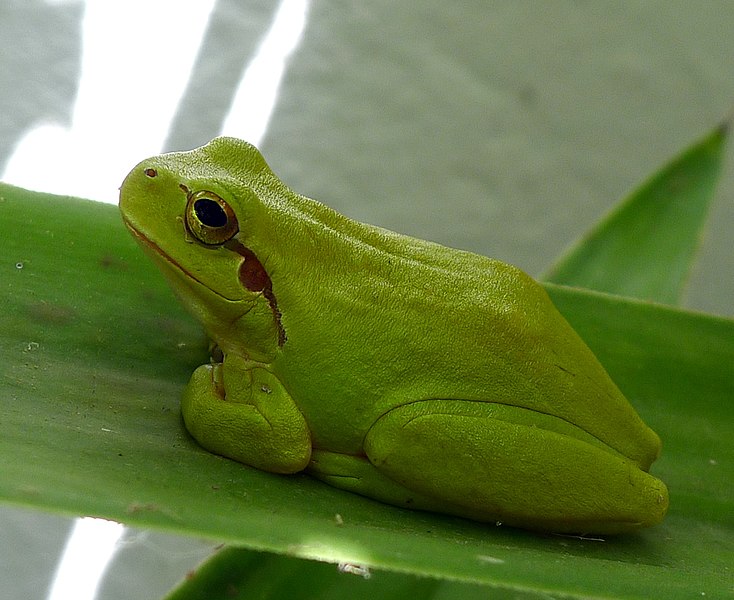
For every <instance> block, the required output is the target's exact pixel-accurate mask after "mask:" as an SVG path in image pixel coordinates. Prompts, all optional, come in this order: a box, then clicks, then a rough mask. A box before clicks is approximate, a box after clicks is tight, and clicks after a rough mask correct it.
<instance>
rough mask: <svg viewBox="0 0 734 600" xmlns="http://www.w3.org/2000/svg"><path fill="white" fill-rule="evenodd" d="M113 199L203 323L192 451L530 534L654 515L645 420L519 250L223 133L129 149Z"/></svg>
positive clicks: (656, 446) (188, 391)
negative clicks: (286, 172) (334, 199)
mask: <svg viewBox="0 0 734 600" xmlns="http://www.w3.org/2000/svg"><path fill="white" fill-rule="evenodd" d="M119 208H120V211H121V215H122V219H123V222H124V224H125V226H126V227H127V229H128V231H129V232H130V233H131V234H132V236H133V238H134V239H135V240H136V241H137V242H138V243H139V245H140V246H141V247H142V249H143V251H144V252H145V253H146V254H147V255H148V256H149V257H150V258H151V259H152V260H153V261H154V263H155V264H156V265H157V266H158V267H159V269H160V271H161V272H162V274H163V276H164V277H165V279H166V280H167V281H168V283H169V284H170V287H171V288H172V290H173V292H174V293H175V295H176V296H177V297H178V298H179V300H180V301H181V302H182V304H183V305H184V307H185V308H186V309H187V310H188V312H189V313H190V314H191V315H193V317H194V318H195V319H196V320H198V321H199V322H200V323H201V325H202V326H203V329H204V330H205V332H206V334H207V336H208V338H209V339H210V340H211V347H212V352H211V358H210V360H209V362H207V363H206V364H202V365H200V366H199V367H197V368H196V369H195V370H194V372H193V374H192V376H191V378H190V381H189V382H188V384H187V385H186V387H185V389H184V392H183V396H182V398H181V414H182V417H183V423H184V426H185V428H186V430H187V431H188V432H189V433H190V435H191V436H192V437H193V439H194V440H195V441H196V442H197V443H198V444H199V445H200V446H201V447H202V448H203V449H205V450H206V451H209V452H211V453H214V454H218V455H221V456H223V457H226V458H229V459H232V460H234V461H238V462H239V463H242V464H243V465H246V466H248V467H250V468H255V469H260V470H262V471H267V472H270V473H275V474H282V475H288V474H294V473H299V472H305V473H307V474H308V475H310V476H312V477H315V478H317V479H319V480H321V481H323V482H326V483H328V484H330V485H331V486H334V487H336V488H340V489H342V490H347V491H349V492H353V493H356V494H359V495H361V496H365V497H367V498H371V499H372V500H377V501H380V502H382V503H385V504H389V505H393V506H396V507H400V508H404V509H414V510H420V511H429V512H434V513H441V514H444V515H450V516H452V517H462V518H465V519H470V520H473V521H478V522H482V523H493V524H500V523H501V524H504V525H508V526H511V527H516V528H521V529H527V530H532V531H537V532H550V533H559V534H573V535H576V534H581V535H586V534H596V535H604V534H610V535H614V534H620V533H628V532H632V531H636V530H638V529H640V528H643V527H648V526H652V525H655V524H658V523H660V522H661V521H662V520H663V518H664V516H665V514H666V511H667V508H668V503H669V499H668V490H667V488H666V486H665V484H664V483H663V482H662V481H661V480H660V479H658V478H656V477H655V476H654V475H652V474H651V473H650V472H649V471H650V467H651V465H652V463H653V462H654V461H655V460H656V459H657V458H658V457H659V455H660V451H661V441H660V438H659V436H658V435H657V434H656V433H655V432H654V431H653V430H652V429H651V428H650V427H648V426H647V425H646V424H645V423H644V422H643V420H642V419H641V417H640V416H639V415H638V413H637V412H636V410H635V409H634V408H633V407H632V405H631V404H630V402H629V401H628V400H627V398H626V397H625V396H624V395H623V393H622V392H621V391H620V389H619V388H618V387H617V385H616V384H615V383H614V382H613V381H612V379H611V377H610V376H609V374H608V373H607V371H606V370H605V369H604V367H603V366H602V365H601V363H600V362H599V360H598V359H597V357H596V356H595V355H594V353H593V352H592V351H591V350H590V348H589V347H588V345H587V344H586V343H585V342H584V341H583V340H582V338H581V337H580V336H579V335H578V333H576V331H575V330H574V329H573V328H572V327H571V325H570V324H569V323H568V321H567V320H566V319H565V318H564V317H563V316H562V315H561V313H560V312H559V311H558V309H557V308H556V307H555V305H554V304H553V302H552V301H551V299H550V297H549V295H548V293H547V292H546V290H545V289H544V287H543V286H542V285H541V284H540V283H538V282H537V281H536V280H534V279H533V278H532V277H530V276H529V275H527V274H526V273H525V272H524V271H522V270H521V269H519V268H517V267H515V266H512V265H510V264H507V263H505V262H502V261H499V260H495V259H492V258H488V257H485V256H481V255H479V254H476V253H472V252H469V251H466V250H460V249H455V248H450V247H448V246H444V245H440V244H438V243H435V242H431V241H426V240H421V239H418V238H415V237H411V236H407V235H403V234H400V233H396V232H392V231H389V230H387V229H384V228H381V227H378V226H373V225H368V224H365V223H361V222H358V221H356V220H353V219H351V218H349V217H347V216H345V215H342V214H341V213H339V212H337V211H336V210H334V209H332V208H330V207H328V206H326V205H325V204H323V203H321V202H318V201H316V200H313V199H311V198H308V197H306V196H304V195H300V194H298V193H296V192H295V191H293V190H292V189H290V188H289V187H288V186H287V185H286V184H285V183H283V181H281V179H280V178H278V176H276V175H275V173H274V172H273V170H272V169H271V168H270V167H269V165H268V164H267V162H266V161H265V159H264V158H263V155H262V154H261V153H260V151H259V150H258V149H257V148H256V147H255V146H253V145H252V144H249V143H248V142H246V141H244V140H240V139H237V138H232V137H217V138H215V139H213V140H212V141H210V142H209V143H207V144H205V145H204V146H201V147H199V148H196V149H193V150H189V151H183V152H169V153H165V154H161V155H158V156H154V157H151V158H147V159H145V160H143V161H142V162H140V163H139V164H138V165H137V166H135V167H134V168H133V169H132V171H130V173H129V174H128V175H127V177H126V178H125V180H124V182H123V183H122V186H121V187H120V201H119Z"/></svg>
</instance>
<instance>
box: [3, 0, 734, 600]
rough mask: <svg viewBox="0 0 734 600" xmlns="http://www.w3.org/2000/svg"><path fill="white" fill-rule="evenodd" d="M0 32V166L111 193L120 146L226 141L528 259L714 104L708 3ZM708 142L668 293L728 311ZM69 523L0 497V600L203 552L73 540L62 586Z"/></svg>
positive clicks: (266, 11)
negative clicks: (684, 280)
mask: <svg viewBox="0 0 734 600" xmlns="http://www.w3.org/2000/svg"><path fill="white" fill-rule="evenodd" d="M541 6H542V9H541ZM0 40H1V41H2V51H1V52H0V179H1V180H3V181H6V182H8V183H12V184H15V185H19V186H22V187H26V188H28V189H32V190H41V191H47V192H53V193H58V194H64V195H67V194H68V195H75V196H81V197H86V198H90V199H93V200H100V201H105V202H116V194H117V187H118V186H119V184H120V182H121V181H122V178H123V177H124V176H125V174H126V173H127V172H128V171H129V170H130V168H132V166H134V165H135V164H136V163H137V162H138V161H139V160H141V159H142V158H145V157H146V156H150V155H153V154H157V153H160V152H161V151H168V150H184V149H189V148H193V147H196V146H199V145H201V144H203V143H205V142H207V141H208V140H209V139H211V138H212V137H214V136H216V135H220V134H226V135H233V136H236V137H241V138H244V139H248V140H249V141H252V142H253V143H256V144H257V145H258V146H259V147H260V149H261V150H262V152H263V154H264V155H265V157H266V159H267V160H268V162H269V163H270V165H271V167H272V168H273V170H274V171H275V172H276V173H277V174H278V175H279V176H280V177H281V178H282V179H283V180H284V181H285V182H286V183H287V184H288V185H289V186H290V187H292V188H294V189H295V190H297V191H298V192H300V193H303V194H305V195H308V196H311V197H314V198H317V199H319V200H321V201H322V202H324V203H326V204H328V205H329V206H332V207H333V208H335V209H337V210H339V211H341V212H343V213H345V214H347V215H349V216H351V217H353V218H356V219H358V220H361V221H366V222H369V223H373V224H376V225H381V226H383V227H387V228H390V229H394V230H397V231H400V232H402V233H407V234H410V235H414V236H417V237H421V238H427V239H431V240H434V241H437V242H439V243H442V244H446V245H450V246H454V247H458V248H463V249H467V250H472V251H475V252H478V253H481V254H486V255H489V256H493V257H495V258H499V259H501V260H504V261H507V262H510V263H513V264H516V265H518V266H520V267H521V268H523V269H524V270H526V271H528V272H529V273H530V274H532V275H534V276H540V275H541V274H542V273H543V272H544V270H545V269H546V268H547V267H549V266H550V264H551V263H552V262H553V260H554V259H555V258H556V257H557V256H558V255H559V254H560V253H561V252H563V250H564V249H565V248H567V246H568V245H569V244H570V243H571V242H573V240H574V239H575V238H577V237H578V236H579V235H580V234H582V233H583V232H585V231H586V230H587V229H588V228H589V227H590V226H591V225H592V224H594V223H595V222H596V221H597V220H599V218H601V217H602V216H603V215H604V214H605V213H606V212H607V211H608V210H609V209H610V208H611V207H612V206H613V205H614V204H615V203H616V202H617V201H618V200H619V199H620V198H622V197H624V196H626V195H627V194H628V193H629V192H630V191H632V189H634V187H636V186H637V185H638V184H639V183H641V182H642V181H643V180H644V179H645V178H646V177H647V176H649V175H650V174H651V173H652V172H653V171H655V170H656V169H657V168H658V167H660V166H661V165H662V164H663V163H665V162H666V161H667V160H669V159H670V158H671V157H673V156H674V155H676V154H678V153H679V152H680V151H682V150H683V149H684V148H685V147H686V146H687V145H688V144H690V143H691V142H693V141H694V140H696V139H698V138H700V137H702V136H703V135H704V134H706V133H707V132H708V131H709V130H710V129H712V128H713V127H714V126H716V125H717V124H719V123H720V122H721V121H722V120H723V119H725V118H726V117H727V116H729V115H731V114H732V109H733V108H734V77H732V66H733V65H734V3H731V2H728V1H725V0H722V1H714V0H711V1H708V2H706V3H691V2H682V1H674V0H640V1H633V0H625V1H622V2H601V1H598V2H577V1H572V0H565V1H564V0H554V1H553V2H546V3H543V4H542V5H541V4H540V3H537V2H532V1H530V0H527V1H522V0H520V1H517V0H514V1H509V0H507V1H500V2H492V3H487V2H485V1H483V0H456V1H454V2H451V3H446V2H439V1H437V0H425V1H424V2H421V3H396V2H392V1H388V0H373V1H372V2H369V3H365V2H358V1H356V0H342V1H339V2H337V1H327V0H281V1H247V0H199V1H198V2H193V3H182V2H176V1H174V0H125V1H121V0H88V1H86V2H84V1H82V0H55V1H54V0H0ZM732 157H734V151H730V152H729V156H728V158H727V165H726V167H725V169H724V173H723V178H722V181H721V183H720V186H719V189H718V194H717V200H716V203H715V204H714V206H713V212H712V215H711V218H710V222H709V226H708V229H707V234H706V236H705V237H704V239H703V240H702V248H701V255H700V260H699V262H698V263H697V265H696V267H695V269H694V272H693V273H692V276H691V281H690V287H689V292H688V294H687V299H686V305H687V306H689V307H690V308H693V309H696V310H702V311H706V312H714V313H718V314H722V315H728V316H734V305H733V304H732V302H731V298H732V297H734V275H733V273H734V252H732V239H731V230H732V226H733V224H734V201H733V200H734V158H732ZM0 210H1V207H0ZM1 244H2V241H1V238H0V247H1ZM81 523H84V522H81ZM80 528H82V525H81V524H80V523H79V522H76V521H75V520H73V519H67V518H64V517H59V516H50V515H46V514H38V513H35V512H31V511H26V510H23V509H17V508H8V507H2V508H0V539H1V540H2V544H1V545H0V589H2V590H3V593H2V595H3V597H7V598H12V599H14V598H53V599H54V600H58V599H60V598H67V597H68V598H72V597H73V598H75V599H80V598H92V597H94V589H95V587H96V586H97V583H96V582H97V580H98V579H99V577H98V576H99V574H100V573H102V574H103V576H102V579H101V583H100V584H99V587H98V590H97V597H99V598H105V599H107V598H109V599H118V598H126V599H136V598H141V599H142V598H154V597H156V596H158V595H160V594H162V593H164V592H165V591H166V590H167V589H168V588H169V587H171V586H172V585H173V584H174V583H175V582H176V581H178V580H179V579H181V578H182V577H183V576H184V575H185V573H186V571H187V570H188V569H190V568H192V567H193V566H194V565H195V564H196V563H197V562H198V561H199V560H200V559H201V558H202V557H204V556H206V554H207V553H208V552H209V550H210V549H211V547H212V544H210V543H208V542H205V541H201V540H191V539H187V538H180V537H176V536H169V535H164V534H161V533H155V532H146V531H136V530H123V529H122V528H115V527H113V528H112V529H111V530H110V529H107V530H106V533H105V534H104V535H105V536H106V539H107V542H106V546H105V543H104V542H100V541H83V538H80V537H78V535H77V537H76V538H72V539H76V540H77V542H75V544H77V545H75V546H73V547H74V548H77V547H79V548H81V549H80V550H79V552H83V549H84V548H87V549H92V551H93V556H94V557H95V558H96V559H98V560H97V561H95V563H96V562H99V565H98V566H96V567H94V568H92V566H91V564H92V563H91V562H90V558H89V557H87V559H86V561H87V562H86V563H85V564H86V571H94V573H91V575H94V577H91V578H90V579H91V580H92V581H93V583H90V584H89V588H88V589H87V590H86V591H83V590H81V589H79V588H77V589H75V590H74V589H73V588H68V589H71V590H72V591H68V590H67V591H64V590H65V589H66V588H63V583H62V582H63V573H69V572H73V571H69V570H68V569H71V568H72V567H70V566H68V565H70V564H71V563H69V562H64V563H63V565H62V557H64V556H67V557H68V556H69V554H67V555H64V549H65V548H71V546H68V544H69V539H70V533H71V532H72V531H76V532H77V534H78V533H79V532H80ZM86 529H89V530H90V531H91V530H93V529H94V528H93V527H90V528H86ZM79 540H82V542H79ZM105 547H106V548H107V550H103V548H105ZM108 556H109V557H111V563H110V565H109V566H108V567H107V568H106V570H105V564H106V560H102V558H105V559H106V557H108ZM59 565H62V567H61V568H59ZM57 575H59V577H58V579H57ZM72 580H74V581H76V582H77V586H79V585H81V584H80V583H79V582H80V581H81V575H75V576H74V577H73V578H72ZM54 581H56V584H54ZM54 586H55V587H54ZM84 594H86V595H84Z"/></svg>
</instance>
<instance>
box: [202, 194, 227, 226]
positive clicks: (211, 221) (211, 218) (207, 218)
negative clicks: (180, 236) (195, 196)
mask: <svg viewBox="0 0 734 600" xmlns="http://www.w3.org/2000/svg"><path fill="white" fill-rule="evenodd" d="M194 212H195V213H196V216H197V218H198V219H199V221H201V222H202V223H203V224H204V225H206V226H207V227H224V226H225V225H226V224H227V214H226V213H225V212H224V209H223V208H222V207H221V206H219V204H218V203H217V202H214V200H208V199H206V198H204V199H202V200H197V201H196V203H195V204H194Z"/></svg>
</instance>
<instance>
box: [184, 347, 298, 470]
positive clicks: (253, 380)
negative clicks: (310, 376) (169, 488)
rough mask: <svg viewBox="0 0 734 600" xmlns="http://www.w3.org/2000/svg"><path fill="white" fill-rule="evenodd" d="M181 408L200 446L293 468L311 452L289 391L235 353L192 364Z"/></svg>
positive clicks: (265, 466) (266, 466)
mask: <svg viewBox="0 0 734 600" xmlns="http://www.w3.org/2000/svg"><path fill="white" fill-rule="evenodd" d="M181 413H182V415H183V419H184V423H185V424H186V428H187V429H188V431H189V433H191V435H192V436H193V437H194V439H196V441H197V442H199V444H201V445H202V446H203V447H204V448H206V449H207V450H209V451H211V452H214V453H216V454H221V455H222V456H226V457H228V458H232V459H234V460H236V461H239V462H242V463H245V464H247V465H251V466H253V467H257V468H258V469H262V470H264V471H271V472H275V473H295V472H296V471H300V470H302V469H303V468H304V467H305V466H306V465H307V464H308V461H309V459H310V457H311V436H310V432H309V429H308V426H307V425H306V421H305V420H304V418H303V415H302V414H301V412H300V411H299V410H298V407H297V406H296V404H295V403H294V402H293V399H292V398H291V396H290V394H288V392H287V391H286V389H285V388H284V387H283V386H282V384H281V383H280V381H278V379H277V378H276V377H275V376H274V375H273V374H272V373H270V372H269V371H268V370H267V369H265V368H263V367H262V366H260V365H255V364H252V363H248V362H247V361H245V360H243V359H241V358H239V357H232V356H226V357H225V359H224V362H223V363H217V364H214V365H202V366H201V367H199V368H198V369H196V371H194V374H193V375H192V377H191V380H190V381H189V384H188V386H187V387H186V390H185V392H184V396H183V399H182V401H181Z"/></svg>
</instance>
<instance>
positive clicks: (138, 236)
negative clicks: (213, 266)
mask: <svg viewBox="0 0 734 600" xmlns="http://www.w3.org/2000/svg"><path fill="white" fill-rule="evenodd" d="M122 220H123V222H124V223H125V226H126V227H127V228H128V230H129V231H130V233H131V234H132V236H133V237H134V238H135V240H136V241H137V242H138V243H139V244H141V245H142V246H143V247H144V248H147V249H148V251H150V252H151V253H152V254H153V255H155V256H158V257H159V258H161V259H162V260H163V261H165V262H166V263H168V264H169V265H171V267H173V270H174V271H177V272H179V273H181V274H182V275H183V276H184V277H185V279H186V280H187V281H194V282H196V283H197V284H198V285H200V286H201V287H204V288H206V289H207V290H209V291H210V292H211V293H212V294H214V295H216V296H218V297H219V298H221V299H222V300H224V301H225V302H241V301H242V300H243V298H228V297H227V296H224V295H223V294H221V293H219V292H218V291H216V290H214V289H212V288H211V287H210V286H208V285H206V283H204V282H203V281H201V279H199V278H198V277H196V276H195V275H194V274H193V273H191V271H189V270H187V269H186V268H185V267H184V266H183V265H181V263H179V262H178V261H177V260H176V259H174V258H173V257H172V256H171V255H170V254H168V253H166V252H165V251H164V250H163V249H162V248H161V247H160V246H159V245H158V244H156V243H155V242H153V241H152V240H151V239H150V238H149V237H147V236H146V235H145V234H144V233H142V232H141V231H140V230H139V229H137V228H136V227H135V226H134V225H133V224H132V223H131V222H130V221H128V219H127V218H126V217H125V216H123V217H122Z"/></svg>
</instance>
